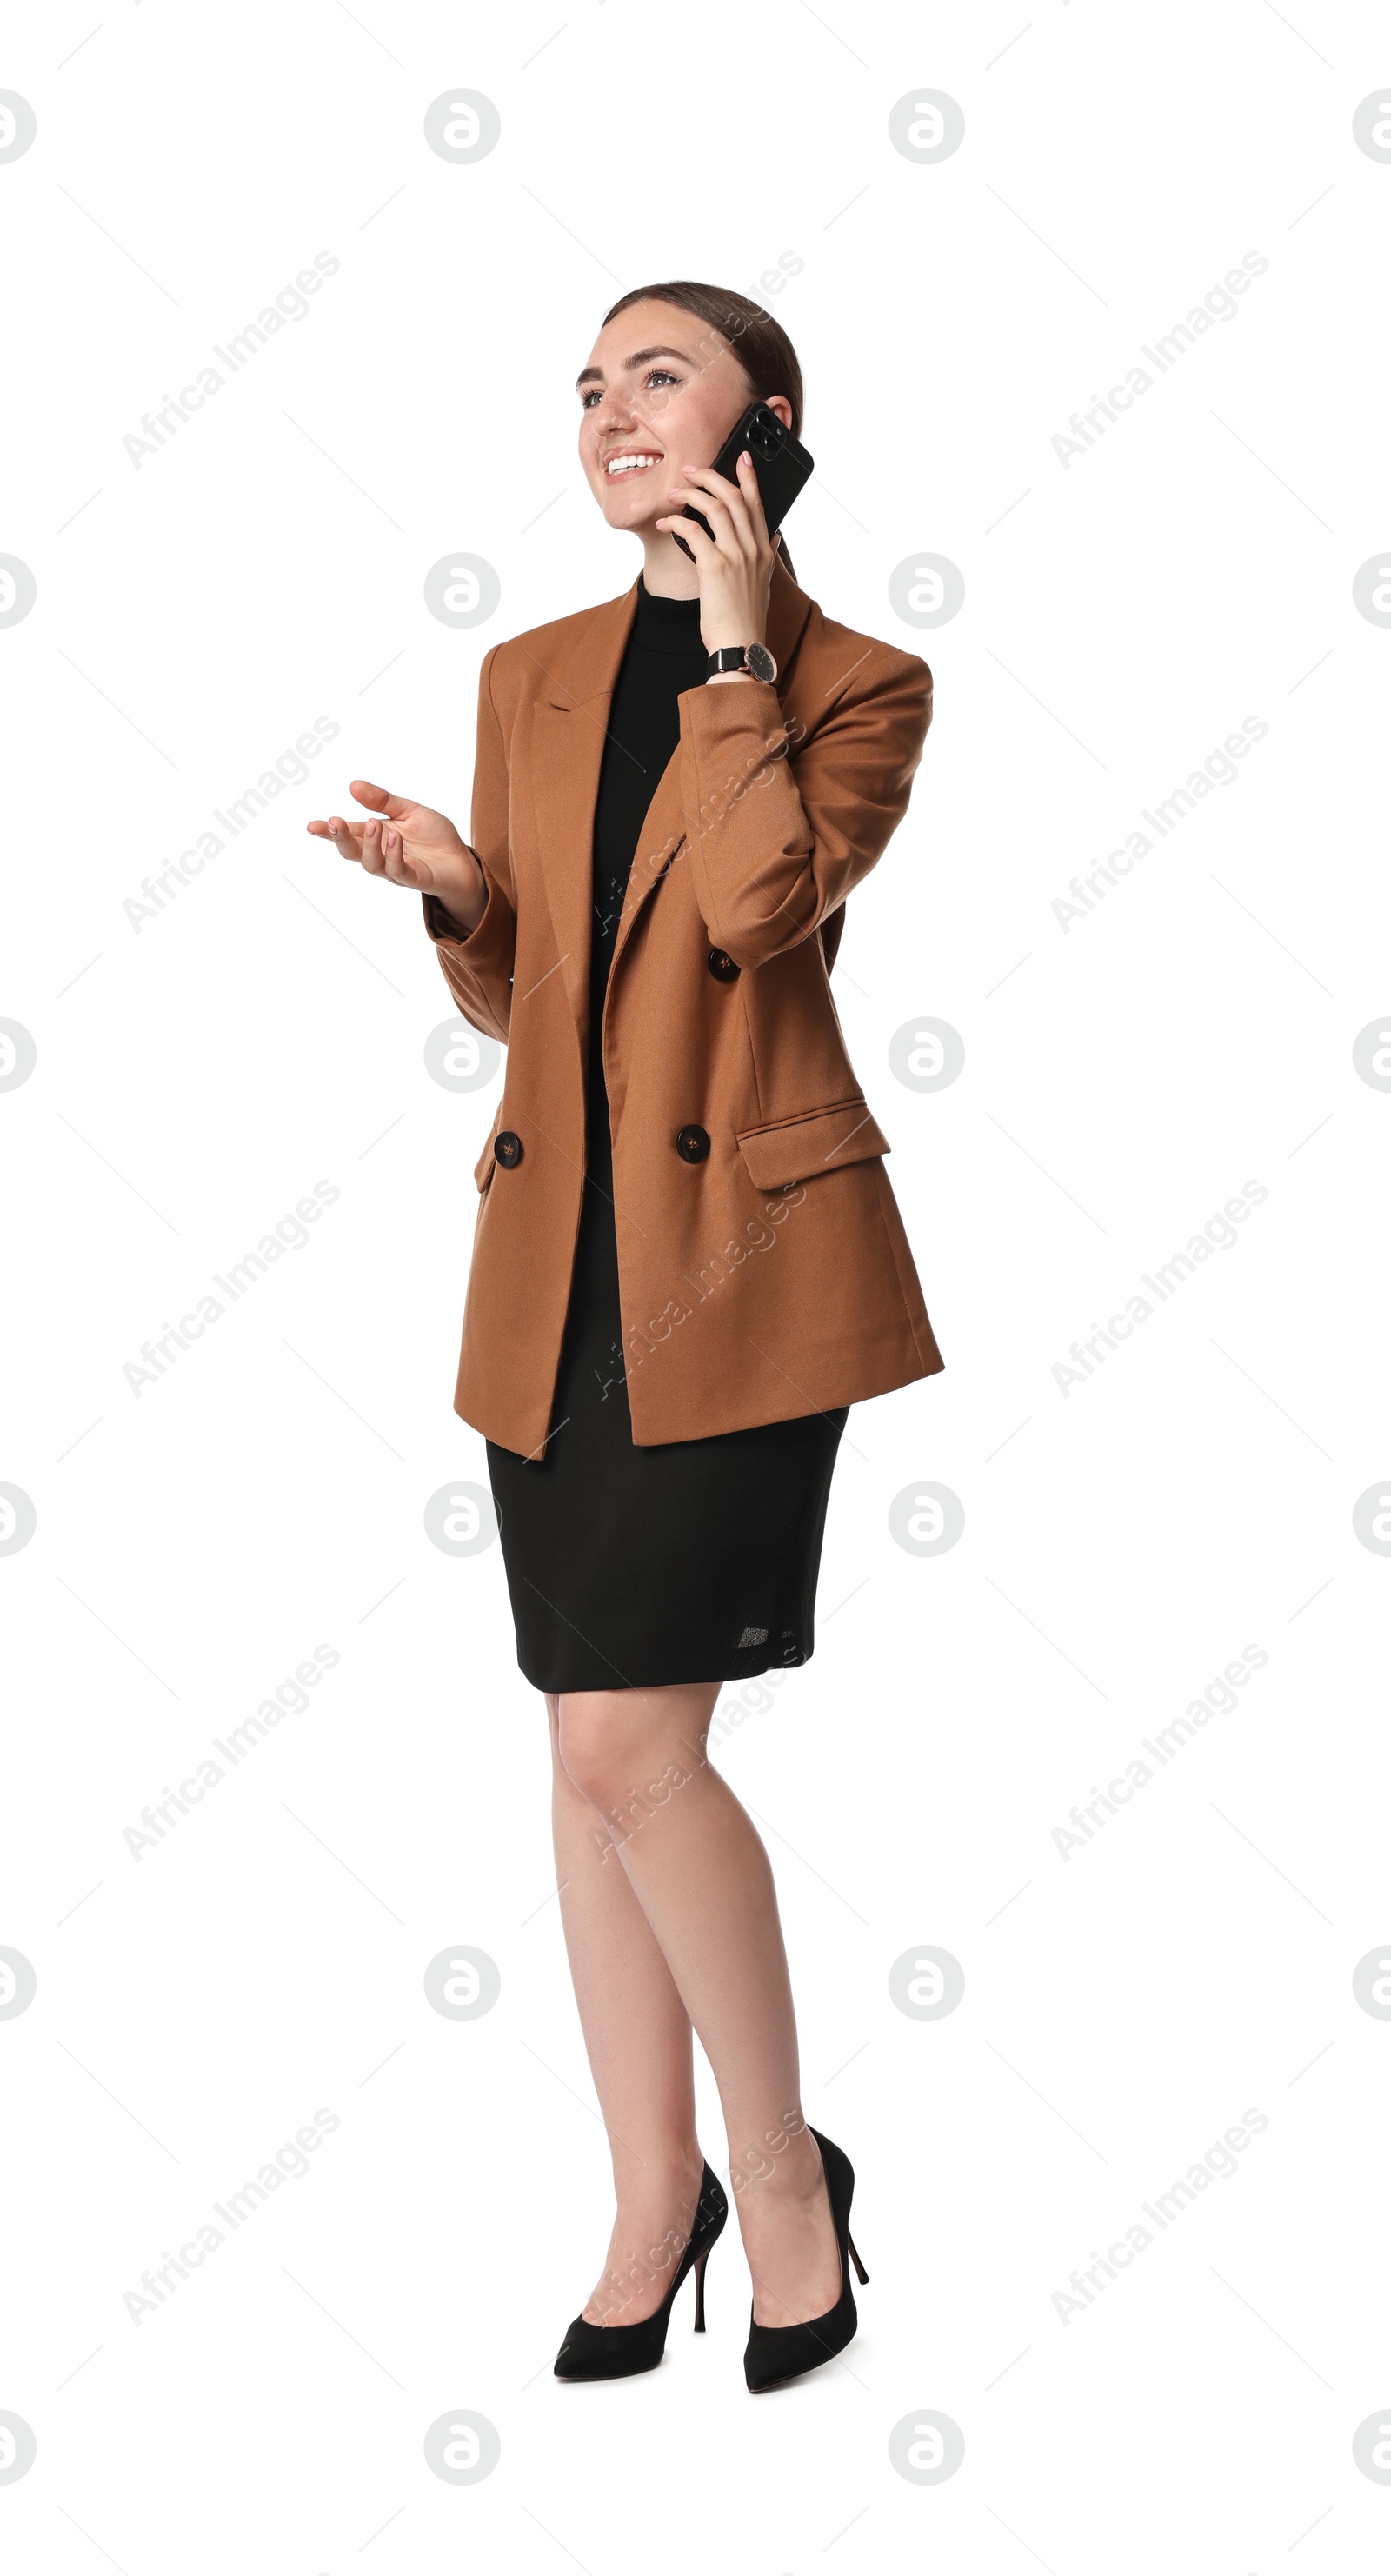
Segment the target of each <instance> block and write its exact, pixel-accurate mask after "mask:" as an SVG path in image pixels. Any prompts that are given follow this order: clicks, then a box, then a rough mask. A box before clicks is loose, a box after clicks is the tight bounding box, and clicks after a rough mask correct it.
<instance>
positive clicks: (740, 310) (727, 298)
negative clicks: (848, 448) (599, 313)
mask: <svg viewBox="0 0 1391 2576" xmlns="http://www.w3.org/2000/svg"><path fill="white" fill-rule="evenodd" d="M647 303H652V304H675V305H676V306H677V307H678V308H679V309H680V311H681V312H683V313H693V314H694V315H695V317H696V320H697V321H698V322H705V323H708V324H709V326H710V328H711V329H712V330H713V331H718V333H719V335H720V338H721V339H722V340H723V341H724V342H725V343H726V344H727V346H728V347H729V349H730V350H731V351H732V352H733V354H734V356H735V357H736V358H737V359H738V361H739V364H740V366H741V367H742V368H743V370H744V373H745V375H746V376H747V377H748V380H749V384H750V386H751V388H752V391H753V395H754V398H755V400H756V401H758V402H766V401H767V399H768V396H769V395H770V394H785V395H786V397H787V403H788V408H789V409H790V411H791V413H792V435H793V437H794V438H800V437H801V435H802V400H803V396H802V370H801V367H800V366H799V364H798V361H797V352H796V350H795V349H794V348H793V346H792V343H791V341H790V340H789V338H788V336H787V333H786V332H785V331H784V329H783V327H782V324H781V323H780V322H775V321H774V319H773V316H772V314H771V313H766V312H765V311H764V309H763V306H762V305H761V304H755V303H754V301H753V298H752V297H751V296H748V295H740V294H739V293H738V292H737V291H736V289H735V288H733V287H732V286H701V285H699V284H697V283H696V282H695V280H693V279H692V278H689V277H678V278H668V279H667V281H666V283H665V285H662V286H635V287H634V288H633V289H632V292H631V294H628V295H620V297H619V299H618V302H617V303H616V304H611V305H610V306H609V309H608V311H607V313H606V314H605V315H604V322H605V325H606V326H607V325H608V324H609V323H610V322H612V320H613V318H614V315H615V314H616V313H625V312H626V311H627V309H628V306H629V305H630V304H647ZM778 552H779V554H780V556H781V558H782V561H783V564H784V565H785V567H786V569H787V571H788V572H789V573H792V558H791V556H790V555H789V553H788V551H787V541H786V538H785V537H784V539H783V542H782V544H781V545H780V546H779V548H778ZM796 577H797V576H796V574H795V573H792V578H793V580H794V581H795V580H796Z"/></svg>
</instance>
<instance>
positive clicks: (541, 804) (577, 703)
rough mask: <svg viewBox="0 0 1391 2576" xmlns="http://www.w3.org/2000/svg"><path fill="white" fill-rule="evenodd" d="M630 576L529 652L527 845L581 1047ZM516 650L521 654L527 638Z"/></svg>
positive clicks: (632, 604) (630, 606) (630, 613)
mask: <svg viewBox="0 0 1391 2576" xmlns="http://www.w3.org/2000/svg"><path fill="white" fill-rule="evenodd" d="M637 597H638V590H637V583H636V581H635V582H634V583H633V586H632V589H631V590H628V591H625V592H624V593H623V595H622V597H621V598H619V599H608V600H605V602H604V604H603V606H602V607H601V608H596V609H595V610H593V612H592V613H591V615H590V616H589V617H588V619H587V620H586V622H585V624H584V626H583V628H582V629H581V632H580V635H579V637H578V639H577V640H576V641H575V642H574V643H573V644H572V645H571V646H570V649H569V651H568V653H567V654H566V655H565V656H564V657H563V658H560V659H558V660H557V661H556V663H555V664H554V665H550V664H544V663H541V662H539V661H536V660H535V656H534V655H532V659H533V661H534V662H535V668H536V675H537V694H536V697H535V699H534V700H533V703H532V716H531V741H530V745H529V747H528V758H527V764H526V765H527V768H528V770H529V772H530V780H531V799H532V815H533V821H534V827H535V833H536V847H537V852H538V854H539V857H540V862H541V869H542V874H543V876H544V878H545V884H546V900H547V902H548V904H549V905H550V912H551V922H552V925H553V927H554V930H555V940H556V948H557V951H558V953H559V957H560V974H561V978H562V981H563V982H564V985H565V990H566V994H567V996H568V998H569V1003H570V1008H571V1011H572V1013H573V1014H574V1020H575V1026H576V1028H577V1030H578V1032H579V1037H580V1045H581V1049H582V1050H583V1048H584V1047H585V1045H586V1043H587V1040H588V1033H589V954H590V945H591V939H592V933H593V926H594V878H593V851H594V808H595V805H596V803H597V802H598V796H599V767H600V763H601V762H602V760H603V756H604V745H605V743H606V741H607V740H608V730H607V728H608V714H609V708H610V706H611V704H612V702H613V690H614V682H615V681H616V679H617V677H618V666H619V664H620V662H621V661H622V659H623V649H624V646H625V645H626V643H627V641H628V635H629V631H630V629H631V627H632V623H633V618H634V615H635V613H636V610H637ZM520 649H521V650H523V651H525V652H527V653H528V654H530V652H531V648H530V645H529V644H524V645H522V647H521V648H520Z"/></svg>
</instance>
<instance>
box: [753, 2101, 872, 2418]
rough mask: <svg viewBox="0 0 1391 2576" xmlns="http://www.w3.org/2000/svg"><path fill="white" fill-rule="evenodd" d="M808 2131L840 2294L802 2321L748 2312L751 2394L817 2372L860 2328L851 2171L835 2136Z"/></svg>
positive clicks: (860, 2272) (862, 2275) (862, 2274)
mask: <svg viewBox="0 0 1391 2576" xmlns="http://www.w3.org/2000/svg"><path fill="white" fill-rule="evenodd" d="M811 2134H812V2136H813V2137H814V2138H815V2140H816V2143H817V2145H818V2147H819V2148H820V2150H821V2163H822V2166H823V2169H824V2171H825V2176H826V2196H827V2198H828V2200H829V2201H830V2204H831V2220H832V2224H833V2225H834V2228H835V2231H836V2244H837V2246H838V2247H839V2250H840V2297H839V2298H838V2299H837V2301H836V2304H835V2306H834V2307H833V2308H828V2309H827V2311H826V2313H825V2315H824V2316H823V2317H811V2318H809V2319H808V2320H807V2322H806V2323H805V2324H802V2325H795V2326H760V2325H757V2324H756V2323H755V2322H754V2318H753V2312H752V2310H750V2313H749V2340H748V2344H747V2347H746V2349H745V2352H744V2378H745V2381H746V2383H747V2385H748V2387H749V2389H750V2390H751V2391H752V2393H753V2394H754V2395H755V2396H758V2395H760V2394H761V2393H762V2391H763V2390H764V2389H768V2388H780V2387H782V2386H783V2385H784V2384H785V2382H786V2381H788V2380H789V2379H801V2378H803V2377H804V2376H805V2374H806V2372H807V2371H809V2370H819V2369H820V2367H821V2364H822V2363H823V2362H826V2361H834V2360H835V2357H836V2355H837V2353H841V2352H844V2350H845V2347H846V2345H847V2344H848V2343H850V2342H852V2341H853V2339H854V2336H855V2334H856V2332H857V2331H858V2327H859V2316H858V2314H857V2311H856V2307H855V2293H854V2291H853V2290H852V2289H851V2287H850V2264H851V2263H853V2264H854V2266H855V2271H856V2274H857V2276H858V2278H859V2279H860V2280H861V2281H862V2282H864V2281H867V2280H868V2279H869V2274H868V2272H867V2271H866V2270H865V2267H864V2265H863V2263H862V2262H861V2261H860V2257H859V2252H858V2249H857V2247H856V2245H855V2242H854V2239H853V2237H852V2236H851V2233H850V2203H851V2199H852V2198H853V2196H854V2190H855V2169H854V2166H853V2165H852V2164H851V2162H850V2158H849V2157H848V2156H847V2155H846V2154H845V2153H844V2151H843V2149H842V2148H840V2147H838V2146H837V2145H836V2143H835V2141H834V2139H832V2138H823V2137H822V2135H821V2132H820V2130H819V2129H813V2130H812V2132H811ZM847 2257H848V2260H847Z"/></svg>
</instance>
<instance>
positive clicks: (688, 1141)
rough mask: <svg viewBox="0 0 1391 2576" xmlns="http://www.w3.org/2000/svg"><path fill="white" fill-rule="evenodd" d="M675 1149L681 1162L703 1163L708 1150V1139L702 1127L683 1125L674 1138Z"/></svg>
mask: <svg viewBox="0 0 1391 2576" xmlns="http://www.w3.org/2000/svg"><path fill="white" fill-rule="evenodd" d="M676 1150H677V1153H678V1154H679V1155H680V1157H681V1160H682V1162H683V1163H703V1162H704V1160H705V1157H706V1155H707V1154H708V1153H709V1151H710V1139H709V1137H708V1136H707V1135H706V1132H705V1129H704V1128H703V1127H683V1128H682V1129H681V1131H680V1133H679V1135H678V1136H677V1139H676Z"/></svg>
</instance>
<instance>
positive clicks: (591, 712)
mask: <svg viewBox="0 0 1391 2576" xmlns="http://www.w3.org/2000/svg"><path fill="white" fill-rule="evenodd" d="M637 599H638V586H637V582H636V580H634V582H633V584H632V587H631V588H630V589H628V590H626V591H624V592H622V594H621V595H620V596H619V597H618V598H617V599H606V600H605V601H604V602H603V603H602V605H601V606H600V607H598V608H593V609H591V610H590V611H589V612H588V614H587V615H586V616H583V617H582V618H580V619H578V620H577V621H576V625H575V631H574V632H573V634H572V636H571V639H570V642H569V644H568V647H567V649H566V650H565V651H564V653H560V654H557V655H556V656H555V658H554V660H553V661H552V660H550V659H548V660H547V662H546V663H545V664H541V663H538V664H537V668H538V671H539V672H540V675H541V676H540V685H539V689H538V693H537V697H536V700H535V715H534V720H533V733H532V742H531V754H530V760H529V764H528V765H529V768H530V771H531V794H532V807H533V814H534V819H535V828H536V842H537V849H538V854H539V857H540V861H541V866H542V870H543V872H544V875H545V880H546V895H547V900H548V902H549V904H550V909H551V918H552V922H553V925H554V929H555V934H556V946H557V949H558V951H559V955H560V972H561V977H562V980H563V982H564V985H565V990H566V993H567V995H568V998H569V1002H570V1008H571V1011H572V1012H573V1014H574V1019H575V1026H576V1030H577V1032H578V1034H579V1039H580V1045H581V1048H582V1049H584V1048H585V1047H586V1046H587V1044H588V1038H589V956H590V942H591V934H592V929H593V920H594V898H593V843H594V809H595V805H596V803H597V801H598V794H599V769H600V764H601V762H602V759H603V754H604V744H605V742H606V740H607V730H606V728H607V720H608V712H609V708H610V705H611V704H612V701H613V692H614V684H615V682H616V681H617V678H618V670H619V665H620V663H621V662H622V659H623V654H624V649H625V647H626V645H627V642H628V637H629V635H630V634H631V632H632V626H633V619H634V617H635V616H636V613H637ZM811 608H812V603H811V600H810V599H809V598H808V596H807V594H806V592H805V591H804V590H802V589H800V588H799V587H798V585H797V583H796V582H795V581H794V580H793V578H792V576H791V574H790V573H789V572H787V571H786V570H785V569H784V567H783V566H782V565H781V564H780V563H776V562H775V564H774V567H773V584H772V589H771V592H770V594H769V600H768V649H769V651H770V652H771V653H772V656H773V659H774V661H775V662H776V663H777V666H778V671H779V674H782V673H783V672H784V671H785V670H786V669H787V665H788V663H789V662H790V660H791V658H792V654H793V652H794V651H795V649H796V646H797V643H798V641H799V639H800V636H801V633H802V629H803V628H804V626H805V625H806V622H807V619H808V618H809V616H810V615H811ZM522 650H523V651H529V648H528V647H527V646H525V645H524V646H523V647H522ZM531 658H533V659H535V657H534V656H532V657H531ZM684 838H685V818H684V813H683V809H682V803H681V755H680V750H679V747H678V749H677V751H676V752H675V753H674V754H673V756H672V758H671V760H670V762H669V763H668V765H667V767H666V769H665V770H664V771H663V772H662V775H661V778H660V779H659V780H658V782H657V786H656V789H655V791H654V794H653V797H652V802H651V804H650V805H649V807H648V809H647V813H646V815H645V817H644V820H643V825H642V830H641V833H640V835H639V838H638V846H637V850H636V851H635V853H634V858H633V871H632V876H631V878H630V880H629V888H628V896H627V900H626V901H625V903H624V907H623V919H622V921H621V922H620V924H619V930H618V938H617V942H616V945H615V949H614V959H613V966H612V968H611V969H610V981H612V978H613V975H614V973H615V972H616V971H617V966H618V960H619V957H620V956H621V954H622V952H623V949H624V947H625V946H626V944H627V941H628V940H629V938H630V937H631V936H632V931H633V925H634V922H635V920H636V918H637V916H638V914H639V913H640V912H641V910H642V908H643V906H644V904H645V903H646V901H647V899H648V897H649V896H650V895H651V893H652V891H653V888H654V887H655V886H656V885H657V884H659V883H660V881H661V878H662V876H664V875H665V873H666V868H667V866H668V865H669V864H670V861H671V859H673V858H674V857H675V855H676V852H677V850H678V849H679V848H680V845H681V842H682V840H683V839H684Z"/></svg>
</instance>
